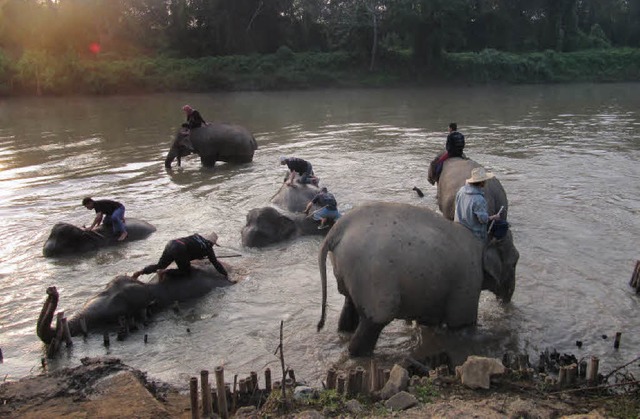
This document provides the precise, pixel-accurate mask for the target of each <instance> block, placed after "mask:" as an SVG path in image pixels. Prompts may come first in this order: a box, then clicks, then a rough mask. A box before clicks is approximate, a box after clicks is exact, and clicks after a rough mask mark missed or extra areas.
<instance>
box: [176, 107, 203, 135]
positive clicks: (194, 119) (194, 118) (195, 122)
mask: <svg viewBox="0 0 640 419" xmlns="http://www.w3.org/2000/svg"><path fill="white" fill-rule="evenodd" d="M182 110H183V111H184V113H186V114H187V122H185V123H184V124H182V127H183V128H187V129H190V130H192V129H194V128H200V127H201V126H203V125H207V123H206V122H205V120H204V119H203V118H202V115H200V112H198V111H197V110H195V109H193V108H192V107H191V106H189V105H184V106H183V107H182Z"/></svg>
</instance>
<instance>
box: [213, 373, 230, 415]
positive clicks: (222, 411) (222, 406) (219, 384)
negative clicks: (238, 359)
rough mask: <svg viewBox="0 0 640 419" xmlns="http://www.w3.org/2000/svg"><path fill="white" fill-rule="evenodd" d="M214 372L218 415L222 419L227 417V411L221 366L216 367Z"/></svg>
mask: <svg viewBox="0 0 640 419" xmlns="http://www.w3.org/2000/svg"><path fill="white" fill-rule="evenodd" d="M215 373H216V388H217V390H218V415H220V417H221V418H223V419H227V418H228V417H229V411H228V409H227V394H226V391H225V386H224V368H223V367H222V366H218V367H216V369H215Z"/></svg>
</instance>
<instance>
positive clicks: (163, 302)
mask: <svg viewBox="0 0 640 419" xmlns="http://www.w3.org/2000/svg"><path fill="white" fill-rule="evenodd" d="M232 284H233V282H230V281H228V280H227V279H225V278H224V277H223V276H222V275H221V274H220V273H218V272H217V271H216V270H215V268H213V266H212V265H211V264H204V263H201V264H199V265H196V264H192V269H191V273H190V275H189V276H188V277H184V276H182V275H181V274H180V273H179V271H178V270H177V269H169V270H167V271H166V272H165V275H164V277H163V280H162V281H158V277H157V275H156V276H155V277H154V278H152V279H151V281H149V282H142V281H139V280H137V279H133V278H131V277H129V276H127V275H120V276H117V277H115V278H114V279H113V280H111V282H109V283H108V284H107V286H106V287H105V289H104V290H102V291H101V292H99V293H98V294H96V295H95V296H93V297H92V298H91V299H89V301H87V303H86V304H85V305H84V306H83V307H82V308H81V309H80V310H79V311H78V312H77V313H75V314H74V315H73V316H72V317H71V318H69V320H68V325H69V331H70V332H71V336H76V335H79V334H81V333H84V331H83V328H84V327H85V326H84V325H83V324H82V323H83V321H84V324H85V325H86V329H87V330H92V329H96V328H98V327H100V326H105V325H108V324H110V323H117V322H118V321H119V320H120V319H121V318H124V319H127V320H129V319H131V318H134V319H136V320H140V321H144V320H146V315H147V310H148V309H150V308H151V307H153V308H154V309H155V308H158V309H159V308H164V307H167V306H169V305H170V304H172V303H174V302H175V301H178V302H180V301H185V300H188V299H192V298H195V297H201V296H203V295H205V294H206V293H208V292H209V291H211V290H213V289H214V288H218V287H226V286H229V285H232ZM58 300H59V295H58V291H57V290H56V288H55V287H49V288H47V299H46V301H45V303H44V305H43V307H42V311H41V312H40V316H39V318H38V323H37V326H36V331H37V334H38V337H39V338H40V339H41V340H42V341H43V342H44V343H47V344H49V343H51V341H52V340H53V338H54V337H55V335H56V330H55V329H54V328H53V327H51V321H52V319H53V316H54V312H55V310H56V308H57V306H58Z"/></svg>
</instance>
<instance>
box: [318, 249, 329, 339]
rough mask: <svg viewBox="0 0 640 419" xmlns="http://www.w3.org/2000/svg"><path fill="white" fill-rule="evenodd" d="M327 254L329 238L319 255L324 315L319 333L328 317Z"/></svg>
mask: <svg viewBox="0 0 640 419" xmlns="http://www.w3.org/2000/svg"><path fill="white" fill-rule="evenodd" d="M327 253H329V237H327V238H325V240H324V241H323V242H322V247H321V248H320V254H319V255H318V265H319V266H320V278H321V281H322V314H321V315H320V321H319V322H318V332H319V331H320V330H322V328H323V327H324V321H325V318H326V316H327Z"/></svg>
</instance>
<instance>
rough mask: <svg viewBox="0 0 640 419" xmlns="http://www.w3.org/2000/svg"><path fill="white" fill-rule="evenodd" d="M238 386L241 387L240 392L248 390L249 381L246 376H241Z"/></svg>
mask: <svg viewBox="0 0 640 419" xmlns="http://www.w3.org/2000/svg"><path fill="white" fill-rule="evenodd" d="M238 387H239V389H240V394H245V393H246V392H247V383H246V381H245V379H244V378H241V379H240V381H239V382H238Z"/></svg>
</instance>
